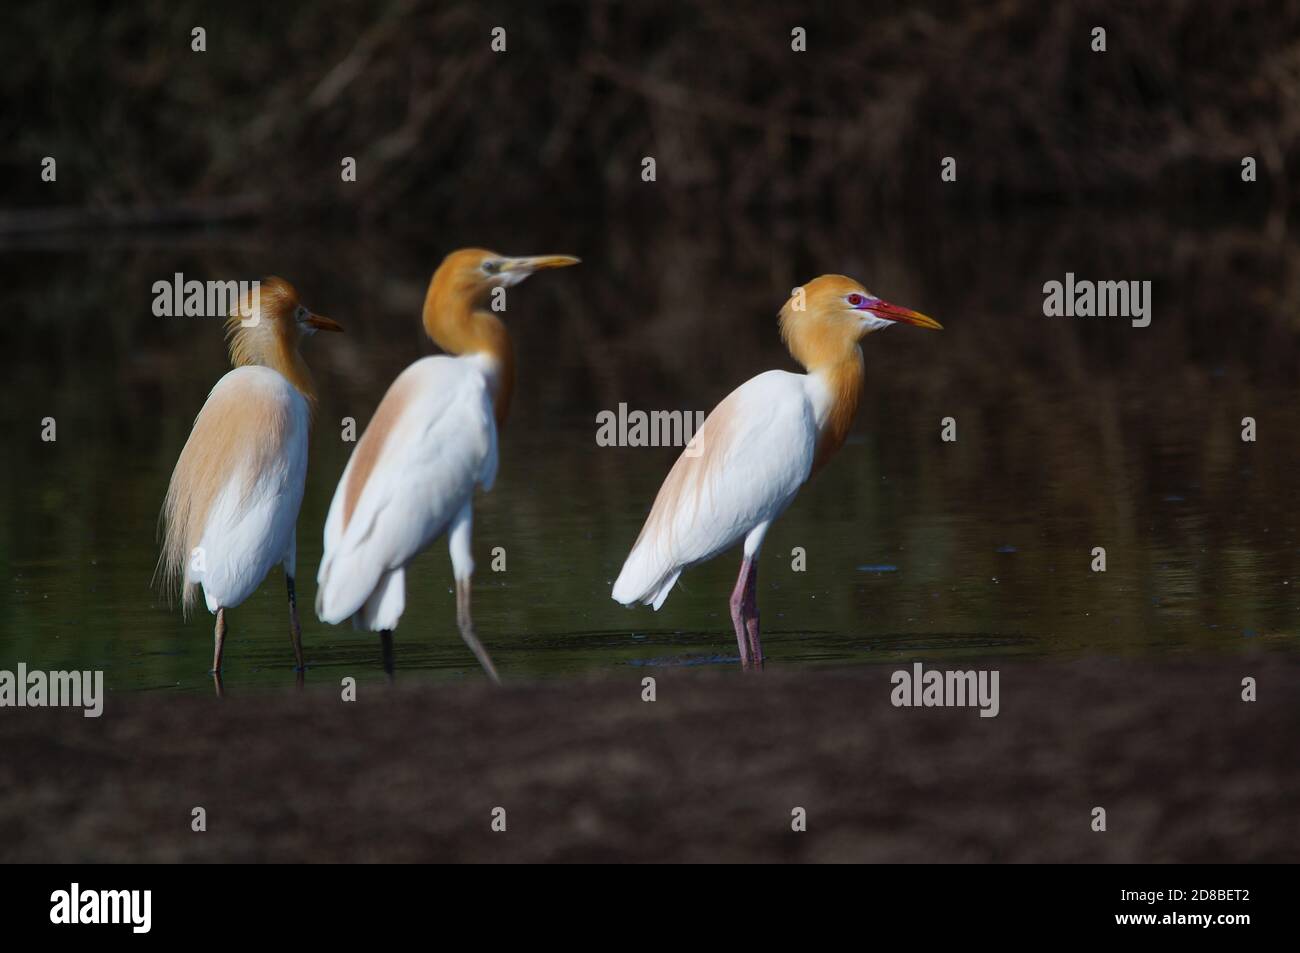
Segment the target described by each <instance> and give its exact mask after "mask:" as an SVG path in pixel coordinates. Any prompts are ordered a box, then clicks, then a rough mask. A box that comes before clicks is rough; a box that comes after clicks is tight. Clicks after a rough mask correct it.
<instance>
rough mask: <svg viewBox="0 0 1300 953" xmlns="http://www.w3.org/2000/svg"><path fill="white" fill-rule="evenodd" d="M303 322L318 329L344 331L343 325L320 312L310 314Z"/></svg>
mask: <svg viewBox="0 0 1300 953" xmlns="http://www.w3.org/2000/svg"><path fill="white" fill-rule="evenodd" d="M303 323H304V324H305V325H307V327H309V328H312V329H313V330H316V331H338V332H339V333H340V334H342V333H343V325H341V324H339V323H338V322H337V321H331V320H330V319H329V318H327V317H324V316H322V315H319V314H310V315H308V316H307V320H306V321H304V322H303Z"/></svg>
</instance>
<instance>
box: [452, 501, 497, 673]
mask: <svg viewBox="0 0 1300 953" xmlns="http://www.w3.org/2000/svg"><path fill="white" fill-rule="evenodd" d="M473 528H474V509H473V506H472V505H471V501H470V500H466V501H465V503H464V505H463V506H461V508H460V510H459V511H458V512H457V513H456V516H455V517H454V518H453V519H452V521H451V530H450V531H449V532H448V533H447V551H448V552H449V553H450V554H451V572H452V575H453V576H455V577H456V626H457V627H458V628H459V629H460V637H461V638H462V639H464V640H465V644H466V645H468V646H469V650H470V651H471V652H473V653H474V657H475V658H476V659H478V664H479V665H481V666H483V671H485V672H487V676H488V678H490V679H492V681H493V683H494V684H496V685H500V684H501V679H500V677H498V676H497V668H496V666H495V665H493V664H492V657H491V656H490V655H488V653H487V649H485V648H483V643H482V642H480V641H479V640H478V635H477V634H476V633H475V632H474V616H473V614H472V613H471V612H470V587H471V582H470V580H471V579H473V577H474V553H473V552H472V547H471V545H470V537H471V535H472V532H473Z"/></svg>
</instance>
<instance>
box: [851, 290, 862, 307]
mask: <svg viewBox="0 0 1300 953" xmlns="http://www.w3.org/2000/svg"><path fill="white" fill-rule="evenodd" d="M865 300H866V299H865V298H863V297H862V295H860V294H858V293H857V292H854V293H853V294H851V295H849V297H848V302H849V307H851V308H860V307H862V302H863V301H865Z"/></svg>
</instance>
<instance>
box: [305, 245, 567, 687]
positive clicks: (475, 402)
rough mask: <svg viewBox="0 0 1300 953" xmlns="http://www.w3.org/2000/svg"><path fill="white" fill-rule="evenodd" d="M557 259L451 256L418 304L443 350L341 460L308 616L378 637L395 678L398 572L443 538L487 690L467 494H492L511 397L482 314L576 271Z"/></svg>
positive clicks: (508, 350)
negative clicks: (540, 278)
mask: <svg viewBox="0 0 1300 953" xmlns="http://www.w3.org/2000/svg"><path fill="white" fill-rule="evenodd" d="M576 264H578V259H576V258H570V257H568V256H566V255H544V256H539V257H533V258H506V257H503V256H502V255H498V254H496V253H495V252H490V251H484V250H482V249H478V248H469V249H462V250H460V251H457V252H453V253H452V254H450V255H448V256H447V257H446V258H445V259H444V260H443V262H442V264H441V265H440V266H439V267H438V270H437V271H436V272H434V275H433V279H432V280H431V281H430V282H429V291H428V294H427V295H426V296H425V299H424V330H425V332H426V333H427V334H428V335H429V337H430V338H432V339H433V342H434V343H435V344H437V345H438V346H439V347H440V348H442V349H443V350H444V351H446V352H447V353H446V354H441V355H438V356H435V357H426V358H422V359H421V360H418V361H416V362H415V363H414V364H412V365H411V366H410V367H408V368H407V369H406V370H405V371H403V372H402V373H401V374H399V375H398V377H397V379H396V380H395V381H393V384H392V386H391V387H389V388H388V393H386V394H385V395H384V399H383V400H382V401H380V403H379V407H378V408H377V409H376V410H375V415H374V417H372V418H371V420H370V424H369V425H368V426H367V427H366V431H365V433H364V434H362V436H361V439H360V440H359V441H358V442H357V445H356V448H355V449H354V450H353V452H352V457H351V459H350V460H348V465H347V468H346V469H345V470H344V471H343V477H342V479H340V480H339V485H338V489H337V490H335V492H334V501H333V502H332V503H331V504H330V509H329V515H328V516H327V517H326V519H325V552H324V555H323V557H322V559H321V565H320V571H319V573H318V574H317V576H316V581H317V583H318V589H317V593H316V614H317V615H318V616H320V618H321V620H322V621H324V622H328V623H330V624H331V625H337V624H338V623H340V622H342V621H344V620H345V619H348V618H351V619H352V624H353V626H354V627H356V628H357V629H360V630H363V631H366V630H368V631H371V632H378V633H379V637H380V643H381V647H382V651H383V659H384V670H385V671H386V672H387V673H388V675H389V676H390V677H391V676H392V673H393V648H392V635H393V629H394V628H396V627H397V622H398V620H399V619H400V618H401V616H402V611H403V609H404V608H405V605H406V566H407V564H408V563H410V561H411V560H412V559H414V558H415V556H416V554H418V553H419V552H421V551H422V550H423V549H425V548H426V547H427V546H428V545H429V544H430V543H432V542H433V541H434V540H435V539H437V538H438V537H439V536H440V535H442V534H443V533H444V532H445V533H447V535H448V548H449V549H450V551H451V565H452V575H453V577H454V578H455V583H456V622H457V626H458V628H459V629H460V634H461V637H462V638H463V639H464V640H465V644H466V645H468V646H469V648H470V650H471V651H472V652H473V653H474V655H475V657H476V658H477V659H478V661H479V664H481V665H482V666H483V669H484V671H486V672H487V674H488V677H490V678H491V679H492V680H493V681H494V682H495V681H498V678H497V673H496V668H495V666H493V664H492V659H491V658H490V657H489V655H488V653H487V651H486V650H485V649H484V648H483V645H482V644H481V643H480V642H479V640H478V637H477V635H476V634H475V632H474V622H473V617H472V615H471V613H470V578H471V576H472V574H473V572H474V559H473V556H472V555H471V552H470V530H471V525H472V520H473V498H474V487H475V486H476V485H478V486H482V487H483V489H484V490H490V489H491V488H492V481H493V480H494V479H495V477H496V470H497V434H498V431H499V430H500V428H501V426H502V425H503V424H504V423H505V419H506V414H507V412H508V411H509V409H510V395H511V391H512V390H513V388H514V377H515V370H514V366H515V359H514V351H513V348H512V347H511V344H510V335H509V334H508V333H507V332H506V327H505V325H504V324H503V323H502V322H501V320H500V319H499V318H498V317H497V316H496V315H495V314H493V313H491V312H490V311H487V310H484V308H483V307H482V305H483V304H485V303H486V299H487V297H488V296H489V294H491V295H492V297H493V299H494V302H493V303H494V306H495V303H496V302H497V301H503V300H504V298H503V297H502V296H503V295H504V291H503V290H499V289H504V288H507V287H509V286H511V285H515V284H518V283H519V282H521V281H523V280H524V279H525V278H527V277H528V276H529V275H531V274H533V273H534V272H536V271H541V270H542V269H546V268H563V267H565V266H566V265H576Z"/></svg>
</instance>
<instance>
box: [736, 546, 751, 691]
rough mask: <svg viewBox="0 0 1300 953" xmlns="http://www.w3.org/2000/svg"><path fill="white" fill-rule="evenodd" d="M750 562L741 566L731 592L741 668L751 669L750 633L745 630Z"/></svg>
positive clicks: (747, 561) (745, 562)
mask: <svg viewBox="0 0 1300 953" xmlns="http://www.w3.org/2000/svg"><path fill="white" fill-rule="evenodd" d="M750 565H751V563H750V561H749V560H748V559H746V560H745V561H744V562H742V563H741V564H740V575H739V576H737V577H736V588H735V589H733V590H731V624H732V625H734V626H735V627H736V644H737V645H739V646H740V667H741V668H743V669H748V668H749V633H748V632H747V631H746V629H745V592H746V590H747V589H748V587H749V570H750Z"/></svg>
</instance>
